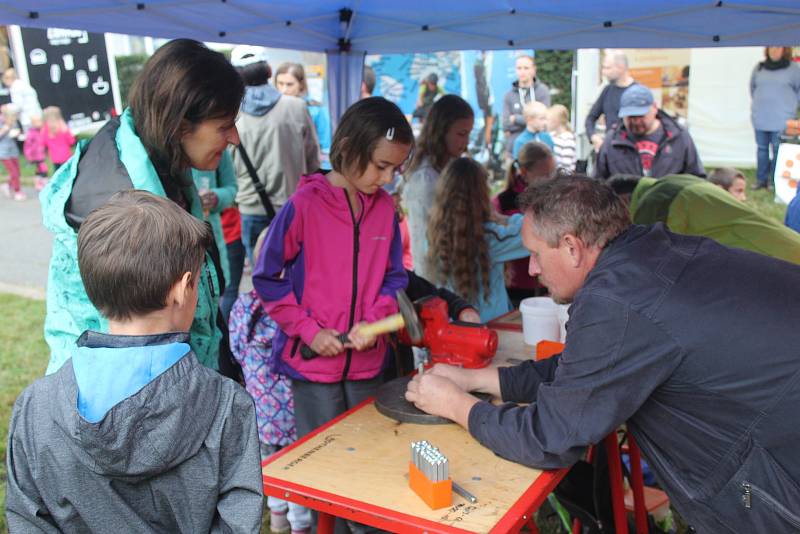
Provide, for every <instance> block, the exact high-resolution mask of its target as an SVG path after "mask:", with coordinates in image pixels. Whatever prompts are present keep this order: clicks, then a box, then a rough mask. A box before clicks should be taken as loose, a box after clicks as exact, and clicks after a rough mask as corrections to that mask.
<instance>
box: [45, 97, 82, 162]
mask: <svg viewBox="0 0 800 534" xmlns="http://www.w3.org/2000/svg"><path fill="white" fill-rule="evenodd" d="M42 118H43V119H44V130H45V135H44V142H45V145H46V146H47V153H48V154H50V161H52V162H53V167H55V168H56V169H58V168H59V167H61V165H63V164H64V163H65V162H66V161H67V160H68V159H69V158H70V156H72V147H73V146H75V137H74V136H73V135H72V132H70V131H69V127H68V126H67V123H66V122H64V117H62V116H61V110H60V109H59V108H58V107H57V106H49V107H46V108H44V110H43V111H42Z"/></svg>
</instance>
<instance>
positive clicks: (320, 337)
mask: <svg viewBox="0 0 800 534" xmlns="http://www.w3.org/2000/svg"><path fill="white" fill-rule="evenodd" d="M338 336H339V332H337V331H336V330H333V329H332V328H323V329H322V330H320V331H319V332H317V335H316V336H314V341H312V342H311V350H313V351H314V352H316V353H317V354H319V355H320V356H336V355H337V354H339V353H340V352H342V351H343V350H344V348H345V347H344V345H342V342H341V341H339V338H338Z"/></svg>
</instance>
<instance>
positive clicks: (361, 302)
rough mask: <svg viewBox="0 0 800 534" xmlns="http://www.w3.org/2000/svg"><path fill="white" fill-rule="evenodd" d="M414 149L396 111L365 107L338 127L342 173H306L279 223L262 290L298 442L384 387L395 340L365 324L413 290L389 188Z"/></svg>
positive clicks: (383, 103) (264, 254)
mask: <svg viewBox="0 0 800 534" xmlns="http://www.w3.org/2000/svg"><path fill="white" fill-rule="evenodd" d="M413 143H414V137H413V134H412V131H411V127H410V126H409V125H408V122H407V121H406V119H405V117H404V116H403V114H402V112H401V111H400V109H399V108H398V107H397V106H396V105H394V104H392V103H391V102H389V101H388V100H385V99H383V98H380V97H372V98H367V99H364V100H361V101H359V102H357V103H356V104H354V105H353V106H351V107H350V108H349V109H348V110H347V111H346V112H345V114H344V116H343V117H342V119H341V122H340V123H339V127H338V128H337V130H336V134H335V136H334V139H333V143H332V146H331V165H332V166H333V170H332V171H330V172H328V173H327V174H319V173H318V174H313V175H310V176H304V177H302V179H301V181H300V185H299V187H298V189H297V192H296V193H295V194H294V195H292V196H291V197H290V199H289V201H288V202H287V203H286V204H285V205H284V206H283V208H282V209H281V210H280V212H279V213H278V214H277V216H276V217H275V219H274V220H273V221H272V222H271V223H270V227H269V231H268V233H267V238H266V243H265V245H264V247H263V248H262V251H261V254H260V256H259V258H258V261H257V262H256V268H255V270H254V273H253V286H254V287H255V290H256V292H257V293H258V295H259V298H260V299H261V301H262V302H263V305H264V309H265V310H266V312H267V313H268V314H269V316H270V317H272V319H274V320H275V322H276V323H277V324H278V326H279V328H280V332H279V333H278V334H277V335H276V336H275V339H274V340H273V343H272V347H273V348H272V356H271V365H272V367H273V369H274V370H275V371H276V372H279V373H283V374H286V375H288V376H289V377H291V378H292V393H293V395H294V402H295V417H296V424H297V434H298V436H303V435H305V434H308V433H309V432H311V431H312V430H314V429H315V428H316V427H318V426H320V425H322V424H323V423H325V422H327V421H329V420H330V419H333V418H334V417H336V416H337V415H339V414H341V413H342V412H344V411H346V410H348V409H350V408H351V407H353V406H354V405H356V404H358V403H359V402H361V401H362V400H364V399H366V398H367V397H370V396H372V395H374V394H375V390H376V389H377V387H378V385H379V384H380V382H381V378H380V377H381V371H382V370H383V367H384V363H385V360H386V355H387V343H386V340H385V339H384V337H379V338H377V339H376V338H374V337H370V336H366V335H364V334H362V333H361V332H360V327H361V325H362V324H363V323H365V322H373V321H376V320H378V319H382V318H384V317H386V316H388V315H391V314H393V313H396V312H397V300H396V293H397V290H398V289H404V288H405V286H406V285H407V276H406V273H405V270H404V269H403V263H402V245H401V241H400V231H399V229H398V224H397V218H396V215H395V210H394V204H393V202H392V199H391V197H390V196H389V195H388V194H387V193H386V192H385V191H384V190H383V189H382V186H383V185H385V184H387V183H389V182H390V181H392V179H393V178H394V175H395V173H397V172H399V170H400V168H401V167H402V165H403V164H404V163H405V162H406V160H407V158H408V155H409V153H410V151H411V148H412V145H413ZM341 334H347V336H346V337H345V338H340V337H339V336H340V335H341ZM342 339H345V340H346V341H344V342H343V341H342Z"/></svg>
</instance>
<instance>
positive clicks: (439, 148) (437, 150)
mask: <svg viewBox="0 0 800 534" xmlns="http://www.w3.org/2000/svg"><path fill="white" fill-rule="evenodd" d="M474 116H475V114H474V112H473V111H472V107H471V106H470V105H469V104H468V103H467V101H466V100H464V99H463V98H461V97H460V96H456V95H444V96H443V97H442V98H440V99H439V100H437V101H436V102H435V103H434V104H433V106H431V110H430V112H429V113H428V116H427V117H426V118H425V124H423V126H422V132H420V134H419V141H418V142H417V151H416V154H414V160H413V161H412V162H411V166H410V168H409V172H413V171H414V170H415V169H417V167H419V166H420V164H421V163H422V160H423V159H425V158H428V159H430V161H431V165H432V166H433V168H434V169H435V170H436V171H437V172H442V169H443V168H444V166H445V165H447V162H448V161H449V160H450V155H449V154H448V153H447V144H446V143H445V136H446V135H447V131H448V130H449V129H450V127H451V126H452V125H453V123H454V122H456V121H457V120H461V119H472V118H473V117H474Z"/></svg>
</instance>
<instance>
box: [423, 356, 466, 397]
mask: <svg viewBox="0 0 800 534" xmlns="http://www.w3.org/2000/svg"><path fill="white" fill-rule="evenodd" d="M471 372H472V371H470V370H468V369H464V368H463V367H457V366H455V365H448V364H446V363H437V364H436V365H434V366H433V367H432V368H431V369H430V370H429V371H426V374H430V375H436V376H440V377H442V378H446V379H447V380H449V381H450V382H452V383H453V384H454V385H455V386H456V387H457V388H458V389H459V390H461V391H465V392H469V391H470V389H471V387H472V386H471V383H470V380H469V376H470V373H471Z"/></svg>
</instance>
